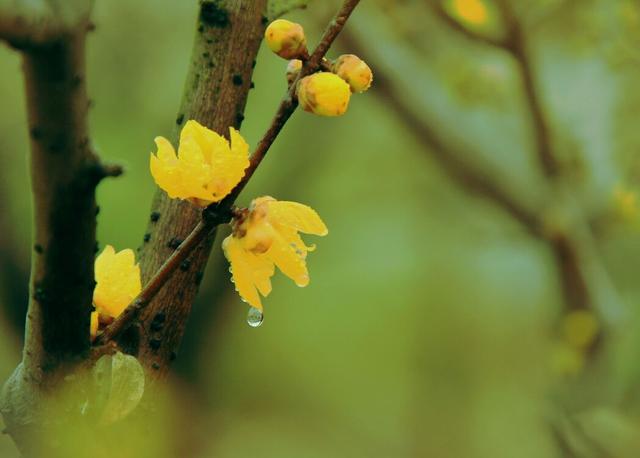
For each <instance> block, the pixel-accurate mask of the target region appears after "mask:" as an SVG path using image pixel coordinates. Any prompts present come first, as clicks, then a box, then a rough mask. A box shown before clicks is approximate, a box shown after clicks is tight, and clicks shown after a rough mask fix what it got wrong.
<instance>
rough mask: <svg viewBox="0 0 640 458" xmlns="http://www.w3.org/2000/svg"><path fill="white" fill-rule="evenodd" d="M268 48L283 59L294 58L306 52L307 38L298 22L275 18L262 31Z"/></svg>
mask: <svg viewBox="0 0 640 458" xmlns="http://www.w3.org/2000/svg"><path fill="white" fill-rule="evenodd" d="M264 38H265V39H266V40H267V45H268V46H269V49H271V51H273V52H274V53H276V54H277V55H279V56H280V57H283V58H285V59H295V58H296V57H300V56H302V55H304V54H306V53H307V39H306V38H305V36H304V29H303V28H302V26H301V25H300V24H296V23H295V22H291V21H287V20H285V19H277V20H275V21H273V22H272V23H271V24H269V27H267V30H266V31H265V32H264Z"/></svg>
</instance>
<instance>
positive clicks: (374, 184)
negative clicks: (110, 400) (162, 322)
mask: <svg viewBox="0 0 640 458" xmlns="http://www.w3.org/2000/svg"><path fill="white" fill-rule="evenodd" d="M486 1H487V2H488V0H486ZM477 2H480V0H476V2H470V3H471V4H473V3H477ZM454 3H456V2H454ZM458 3H460V2H458ZM462 3H465V2H464V1H463V2H462ZM467 3H469V2H467ZM338 4H339V2H337V1H335V0H331V1H319V0H316V1H312V2H311V3H310V5H309V7H308V9H306V10H304V11H297V12H294V13H292V14H291V15H290V16H289V17H290V18H291V19H293V20H295V21H298V22H300V23H302V24H303V25H304V27H305V29H306V32H307V36H308V39H309V42H310V43H312V44H313V43H315V41H316V40H317V39H318V37H319V36H320V33H321V31H322V28H323V26H324V24H326V22H327V21H328V20H329V18H330V15H331V14H332V13H333V11H335V9H336V8H337V6H338ZM512 4H513V6H514V7H515V10H516V12H517V14H518V17H519V19H520V21H521V23H522V24H523V28H524V30H525V33H526V36H527V37H528V39H529V41H530V49H531V59H532V61H533V63H534V68H535V78H536V82H537V84H538V88H539V91H540V94H541V96H542V102H543V106H544V110H545V114H546V116H547V119H548V121H549V125H550V127H551V131H552V139H553V147H554V151H555V153H556V155H557V156H558V157H559V158H560V159H561V163H562V164H563V168H564V170H566V171H567V173H566V176H565V178H563V179H564V180H565V183H564V185H563V186H565V187H566V188H567V189H570V191H571V193H572V196H574V198H575V200H576V201H577V202H578V206H579V208H581V209H582V210H583V211H584V213H585V214H586V215H587V218H589V219H590V220H593V221H595V222H594V223H593V226H594V227H595V229H594V234H595V236H594V243H593V246H594V250H595V254H594V256H596V257H597V259H598V263H599V264H598V265H599V266H600V267H602V271H601V272H599V273H598V275H599V276H598V278H599V279H601V280H602V281H603V282H605V283H606V284H607V288H608V289H607V291H609V292H610V296H607V298H608V299H606V300H602V301H598V304H597V306H598V309H597V310H590V311H587V312H586V314H583V315H582V316H581V317H579V319H577V320H574V321H571V322H567V313H566V305H565V304H564V298H563V293H562V282H561V280H560V278H559V269H558V265H557V262H556V258H555V257H554V255H553V253H552V252H551V251H550V249H549V247H548V245H547V244H546V243H544V242H542V241H540V240H539V239H538V238H535V237H533V236H531V234H529V233H528V232H527V231H526V230H525V229H524V228H523V227H522V226H521V225H520V224H519V223H518V222H516V221H515V220H514V219H513V217H512V215H510V214H509V213H507V212H504V211H503V210H502V209H501V208H499V207H497V206H496V205H494V204H493V203H492V202H491V201H490V200H488V199H486V198H485V197H484V196H483V195H482V194H481V193H477V192H468V190H466V189H465V187H464V186H461V182H460V180H455V179H452V178H451V176H450V175H449V174H447V173H445V171H444V170H443V169H442V167H441V164H440V163H439V162H438V161H437V160H434V157H437V155H438V151H437V148H434V145H433V144H432V143H429V142H425V129H427V128H426V127H424V126H428V129H430V130H434V131H435V132H437V133H438V136H439V137H440V138H442V141H443V142H445V143H446V144H447V145H449V144H451V145H454V149H455V150H456V153H457V154H458V156H457V157H459V158H461V160H462V163H464V164H473V165H474V166H476V165H478V164H480V165H481V168H482V170H483V176H484V177H485V179H488V180H494V181H496V182H500V183H501V184H503V185H504V186H505V188H506V189H508V190H509V193H512V194H513V195H514V196H518V198H519V199H521V200H522V201H524V202H527V203H531V204H532V205H534V206H535V204H537V203H538V202H540V201H542V202H544V205H543V208H546V209H550V208H553V207H554V201H553V197H551V198H550V199H546V200H545V199H544V198H543V197H544V196H546V194H547V192H548V186H547V184H546V182H545V180H546V179H545V177H544V176H543V174H542V173H541V171H540V168H539V166H538V163H537V160H536V156H535V152H534V143H533V141H532V140H533V136H532V132H531V122H530V114H529V113H528V111H527V105H526V100H525V98H524V96H523V90H522V84H521V80H520V76H519V73H518V70H517V68H516V66H515V64H514V61H513V59H512V57H511V56H510V55H509V54H508V53H506V52H504V51H503V50H500V49H496V48H494V47H491V46H488V45H486V44H484V43H481V42H478V41H474V40H470V39H468V37H465V36H463V35H462V34H461V33H460V32H459V31H456V30H454V29H453V28H452V27H451V26H450V25H449V24H447V23H446V21H443V20H442V18H440V17H439V16H438V15H436V14H434V12H433V10H432V9H431V8H430V6H429V2H428V1H426V0H394V1H384V0H365V1H363V2H362V4H361V6H360V7H359V8H358V9H357V10H356V13H355V14H354V16H353V19H352V21H351V22H350V23H349V24H348V25H347V29H346V30H345V33H344V35H343V36H342V37H341V38H340V39H339V40H338V42H337V45H336V47H335V48H334V49H333V50H332V51H331V53H330V57H337V56H338V55H339V53H342V52H354V53H356V54H358V55H359V56H360V57H362V58H363V59H364V60H365V61H367V62H368V63H369V64H370V65H371V67H373V69H374V74H375V75H376V80H375V81H374V85H373V87H372V89H371V90H370V91H369V92H367V93H366V94H364V95H356V96H354V97H353V98H352V102H351V106H350V108H349V111H348V113H347V114H346V115H345V116H344V117H342V118H338V119H325V118H319V117H315V116H312V115H310V114H307V113H303V112H298V113H296V114H295V115H294V116H293V118H292V120H291V121H290V122H289V123H288V124H287V126H286V128H285V130H284V132H283V133H282V135H281V136H280V137H279V138H278V140H277V142H276V143H275V145H274V147H273V149H272V151H271V152H270V154H269V156H268V158H267V159H266V161H265V162H264V164H263V166H262V167H261V168H260V170H259V172H258V173H257V174H256V177H255V179H254V180H252V182H251V184H250V186H249V187H248V188H247V190H246V191H245V192H244V193H243V195H242V196H241V202H242V203H245V204H246V203H248V202H249V201H250V199H251V198H252V197H255V196H258V195H264V194H269V195H273V196H274V197H276V198H279V199H283V200H295V201H300V202H304V203H307V204H309V205H311V206H312V207H314V208H315V209H316V210H317V211H318V212H319V213H320V215H322V217H323V218H324V220H325V222H326V223H327V225H328V227H329V229H330V234H329V236H328V237H326V238H323V239H319V240H310V239H309V238H308V239H307V240H308V241H310V242H313V243H317V244H318V250H317V251H316V252H314V253H313V254H312V255H310V258H309V265H310V272H311V277H312V281H311V284H310V285H309V286H308V287H307V288H304V289H300V288H296V287H295V286H294V285H293V283H292V282H290V281H288V280H287V279H285V278H284V277H283V275H281V274H278V275H277V276H276V277H275V282H274V291H273V293H272V294H271V296H269V298H268V299H267V300H266V314H265V321H264V324H263V325H262V326H261V327H260V328H257V329H252V328H250V327H249V326H247V324H246V322H245V321H246V313H247V308H246V305H245V304H243V303H242V302H241V301H240V299H239V297H238V296H237V295H236V294H235V292H234V291H233V288H232V284H231V283H230V281H229V273H228V271H227V265H226V263H225V261H224V259H223V257H222V254H221V251H220V249H219V246H217V247H216V248H215V249H214V252H213V255H212V258H211V261H210V263H209V268H208V271H207V274H206V277H205V279H204V282H203V286H202V289H201V293H200V295H199V299H198V301H197V304H196V306H195V310H194V315H193V317H192V320H191V321H190V323H189V329H188V331H187V335H186V337H185V341H184V344H183V347H182V350H181V352H180V355H179V357H178V360H177V361H176V368H175V376H174V380H173V382H172V383H173V389H172V392H173V403H172V405H173V407H171V408H169V409H168V412H167V413H166V421H165V423H164V427H165V428H167V430H168V432H165V433H161V432H159V430H153V431H155V432H154V434H155V436H153V439H154V443H156V445H157V449H154V451H153V453H154V456H160V457H161V456H165V455H166V456H172V455H171V453H176V452H175V451H176V450H177V453H178V456H185V457H187V456H188V457H190V456H195V457H203V458H204V457H223V458H227V457H229V458H231V457H250V456H251V457H281V458H283V457H361V456H362V457H427V456H429V457H438V458H448V457H451V458H489V457H490V458H513V457H518V458H538V457H556V456H558V457H564V456H566V457H600V456H602V457H604V456H607V457H637V456H640V444H639V443H638V438H639V437H640V427H639V425H640V423H639V422H637V421H636V419H637V418H640V417H639V415H640V396H639V394H640V385H639V384H638V382H639V381H640V322H639V321H638V311H639V309H638V303H639V300H640V297H639V293H640V283H639V282H638V281H637V275H638V268H639V267H640V262H639V261H640V233H639V230H640V224H639V223H640V219H639V218H640V216H639V215H640V213H639V212H638V207H637V204H636V200H637V199H636V190H637V189H638V186H639V185H640V168H639V167H640V162H639V161H638V158H639V156H638V152H639V151H640V149H639V148H640V129H638V116H639V113H640V90H638V81H640V6H639V5H638V3H637V2H635V1H633V0H536V1H531V2H519V1H516V0H513V1H512ZM470 8H472V9H473V8H477V5H476V6H472V7H470ZM459 13H460V12H459ZM493 14H495V10H494V9H492V8H491V5H490V4H489V3H487V9H486V15H484V16H483V15H480V18H478V16H477V15H476V16H474V14H471V15H470V16H469V15H468V16H466V19H465V15H464V14H461V15H458V16H457V20H460V21H462V22H463V23H464V22H465V20H467V22H468V23H467V25H469V26H471V27H472V28H474V30H479V31H480V32H481V33H483V34H485V33H486V34H489V35H492V34H499V33H500V30H501V27H502V25H501V24H500V21H499V18H496V17H494V16H493ZM196 15H197V2H195V1H192V2H176V1H151V0H138V1H135V2H131V1H128V0H109V1H98V2H96V7H95V14H94V18H95V22H96V25H97V29H96V31H95V32H94V33H93V34H92V35H91V38H90V41H89V50H88V52H89V54H88V67H89V74H88V84H89V91H90V96H91V98H92V100H93V102H94V103H93V108H92V110H91V129H92V132H93V141H94V143H95V145H96V147H97V149H98V150H99V152H100V154H101V155H102V156H103V157H104V158H106V159H108V160H110V161H114V162H119V163H123V164H124V165H125V166H126V174H125V175H124V176H123V177H121V178H118V179H115V180H108V181H105V182H104V183H103V184H101V185H100V188H99V192H98V198H99V204H100V207H101V212H100V215H99V241H100V244H101V246H104V244H107V243H109V244H112V245H114V246H115V247H116V248H117V249H123V248H127V247H131V248H135V247H137V246H139V245H140V244H141V243H142V236H143V233H144V228H145V226H146V221H147V218H148V209H149V206H150V201H151V197H152V194H153V192H154V191H155V186H154V184H153V182H152V179H151V177H150V174H149V171H148V160H149V153H150V152H151V151H152V150H153V148H154V145H153V138H154V137H155V136H157V135H168V134H169V133H170V131H171V128H172V124H173V122H174V120H175V113H176V110H177V107H178V103H179V99H180V96H181V91H182V85H183V80H184V77H185V74H186V69H187V63H188V61H189V57H190V50H191V42H192V38H193V33H194V30H193V29H194V27H193V25H194V23H195V19H196ZM483 18H484V19H483ZM285 66H286V63H285V62H284V61H282V60H281V59H279V58H278V57H276V56H275V55H273V54H271V53H269V52H268V50H265V49H264V46H263V49H262V51H261V53H260V56H259V59H258V64H257V67H256V71H255V74H254V83H255V89H253V90H252V92H251V94H250V98H249V104H248V107H247V111H246V113H245V115H246V119H245V121H244V124H243V126H242V133H243V135H244V136H245V138H247V140H248V141H249V143H250V144H251V145H255V144H256V142H257V140H258V139H259V137H260V135H261V134H262V133H263V131H264V130H265V129H266V127H267V125H268V123H269V121H270V118H271V116H272V115H273V113H274V111H275V108H276V106H277V104H278V102H279V99H280V97H281V95H282V94H283V93H284V91H285V89H286V81H285V78H284V69H285ZM0 108H1V109H0V161H1V162H0V163H1V164H2V166H1V167H0V304H1V305H2V307H0V378H1V379H3V380H4V379H5V378H6V377H7V376H8V375H9V374H10V373H11V371H12V370H13V368H14V367H15V365H16V364H17V362H18V360H19V351H20V345H21V338H22V325H23V321H24V310H25V307H26V302H27V299H28V291H27V279H28V270H29V256H30V251H31V233H30V227H31V201H30V191H29V189H30V184H29V175H28V166H27V163H28V132H27V124H26V117H25V103H24V93H23V84H22V80H21V71H20V60H19V55H18V54H17V53H15V52H14V51H12V50H11V49H9V48H7V47H1V48H0ZM545 211H546V210H545ZM70 223H72V222H70ZM226 232H227V231H226V230H225V231H223V232H222V233H221V234H220V235H221V236H224V235H226ZM571 323H573V324H571ZM575 323H578V324H575ZM571 326H574V327H577V328H578V330H576V329H573V328H571ZM576 333H577V334H578V335H579V336H580V335H582V336H583V337H584V335H587V337H584V339H586V340H589V339H590V338H591V337H589V335H590V334H593V335H594V336H595V335H596V334H598V335H599V337H598V342H597V345H591V344H592V343H593V342H590V343H589V346H590V348H592V347H595V350H593V351H591V350H589V351H587V350H585V349H584V348H583V346H581V345H575V342H574V341H573V340H571V339H572V337H571V336H575V335H576ZM593 338H594V339H595V337H593ZM576 339H577V340H580V337H577V338H576ZM574 340H575V339H574ZM147 451H149V450H147ZM0 456H2V457H14V456H17V455H16V452H15V450H14V448H13V445H12V443H11V440H10V438H9V437H8V436H6V435H5V436H0Z"/></svg>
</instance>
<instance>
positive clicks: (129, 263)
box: [93, 245, 142, 318]
mask: <svg viewBox="0 0 640 458" xmlns="http://www.w3.org/2000/svg"><path fill="white" fill-rule="evenodd" d="M95 279H96V288H95V290H94V292H93V302H94V303H95V305H96V309H97V311H98V312H100V313H103V314H105V315H108V316H111V317H114V318H115V317H117V316H118V315H120V313H122V311H123V310H124V309H125V307H126V306H127V305H129V303H131V301H132V300H133V299H134V298H135V297H136V296H137V295H138V293H140V291H141V289H142V285H141V281H140V267H139V266H138V265H137V264H135V255H134V253H133V251H132V250H130V249H126V250H122V251H120V252H119V253H116V252H115V250H114V249H113V247H112V246H111V245H107V246H106V247H105V249H104V250H103V252H102V253H101V254H100V255H99V256H98V257H97V258H96V262H95Z"/></svg>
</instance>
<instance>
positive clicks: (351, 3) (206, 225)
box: [97, 0, 360, 370]
mask: <svg viewBox="0 0 640 458" xmlns="http://www.w3.org/2000/svg"><path fill="white" fill-rule="evenodd" d="M359 1H360V0H345V2H344V4H343V6H342V8H341V9H340V10H339V11H338V13H337V14H336V16H335V18H334V19H333V20H332V21H331V23H330V24H329V27H328V28H327V30H326V31H325V33H324V34H323V36H322V39H321V40H320V43H319V44H318V46H317V47H316V49H315V50H314V52H313V53H312V54H311V56H310V57H309V59H307V61H306V62H305V64H304V65H303V67H302V69H301V71H300V74H299V75H298V78H297V79H296V81H294V83H293V84H291V86H290V87H289V89H288V91H287V94H286V96H285V97H284V99H283V100H282V102H281V103H280V105H279V107H278V110H277V112H276V115H275V116H274V118H273V120H272V122H271V124H270V126H269V128H268V129H267V132H266V133H265V134H264V136H263V137H262V139H261V140H260V142H259V143H258V146H257V147H256V150H255V151H254V153H253V155H252V156H251V160H250V164H249V167H248V168H247V170H246V171H245V175H244V177H243V179H242V180H241V181H240V183H238V185H237V186H236V187H235V188H234V190H233V191H232V192H231V193H230V194H229V195H228V196H227V197H226V198H225V199H223V200H222V201H221V202H220V203H219V204H217V205H212V206H210V207H209V208H207V209H205V210H204V211H203V212H202V218H203V219H202V221H200V222H199V223H198V224H197V225H196V226H195V228H194V229H193V230H192V231H191V232H190V233H189V235H188V236H187V239H186V240H185V246H184V247H182V246H181V247H180V248H179V249H178V251H176V252H175V253H174V254H173V255H172V256H171V257H170V258H169V259H168V260H167V261H166V262H164V263H163V264H162V265H161V266H160V267H159V268H158V270H157V271H156V272H155V273H154V275H153V276H152V277H151V278H150V280H149V281H148V283H147V286H145V288H144V290H143V292H142V293H141V295H139V296H138V297H137V298H136V299H134V301H133V302H132V304H130V305H129V306H128V307H127V309H125V311H124V312H123V313H122V315H120V317H118V319H117V320H115V321H114V322H113V323H112V324H111V325H110V326H109V327H107V329H105V331H104V332H103V335H101V336H100V337H99V339H98V340H97V344H104V343H106V342H108V341H109V340H113V339H116V338H118V337H119V336H120V335H121V334H122V333H123V332H124V331H126V330H127V329H128V328H129V326H130V325H131V324H132V323H133V321H134V318H135V317H137V316H139V315H141V314H144V315H146V316H147V317H149V316H150V314H151V313H152V312H151V310H152V309H153V308H154V307H153V302H152V301H151V299H152V298H153V297H154V296H155V295H156V294H157V293H159V292H161V291H162V290H161V287H162V286H163V284H164V283H172V282H174V281H175V279H174V278H173V277H172V275H171V274H172V272H175V271H176V269H177V266H178V265H182V262H184V260H185V259H186V258H187V257H188V256H189V255H190V254H191V253H192V252H193V251H195V250H196V249H198V248H199V245H200V243H201V242H202V241H203V240H205V239H206V237H207V235H211V236H210V237H209V239H212V235H213V234H214V233H215V229H216V228H217V226H218V225H220V224H223V223H226V222H228V221H229V219H230V216H231V214H230V211H231V208H232V206H233V203H234V202H235V200H236V198H237V196H238V195H239V194H240V192H241V191H242V190H243V189H244V187H245V186H246V184H247V183H248V182H249V180H250V179H251V177H252V176H253V174H254V173H255V171H256V169H257V168H258V166H259V165H260V163H261V162H262V160H263V159H264V157H265V156H266V154H267V152H268V150H269V148H270V147H271V145H272V144H273V142H274V141H275V139H276V138H277V136H278V134H279V133H280V131H281V130H282V128H283V127H284V125H285V124H286V122H287V120H288V119H289V118H290V117H291V115H292V114H293V112H294V111H295V109H296V107H297V106H298V102H297V99H296V97H295V88H296V85H297V82H298V81H299V80H300V79H301V78H303V77H305V76H307V75H309V74H311V73H313V72H315V71H317V70H318V69H319V68H320V65H321V63H322V59H323V58H324V56H325V54H326V53H327V51H328V50H329V48H330V46H331V44H332V43H333V41H334V40H335V39H336V37H337V36H338V34H339V33H340V31H341V30H342V28H343V27H344V25H345V23H346V22H347V19H348V18H349V16H350V15H351V13H352V12H353V10H354V9H355V7H356V6H357V5H358V3H359ZM161 199H165V200H168V199H167V198H166V197H165V196H164V194H162V195H161ZM187 241H188V242H189V244H188V245H186V242H187ZM210 244H211V241H209V243H208V245H209V246H210ZM206 251H207V253H206V254H205V255H204V256H203V260H202V267H204V263H206V259H207V257H208V251H209V248H207V250H206ZM191 262H192V261H191ZM191 262H190V263H189V267H191ZM192 289H193V294H192V295H191V299H190V300H191V301H193V298H194V297H195V293H196V292H197V285H196V287H195V288H192ZM190 306H191V302H189V303H188V304H185V307H184V308H182V309H180V310H177V311H178V312H181V313H180V316H181V319H182V321H179V322H180V323H184V320H186V317H187V316H188V314H189V312H190ZM163 313H164V312H163ZM156 316H157V315H156ZM142 321H143V322H144V318H143V320H142ZM183 327H184V324H182V326H181V327H180V330H179V336H177V339H176V338H174V339H173V341H172V344H171V345H170V347H169V348H170V351H171V353H169V354H168V358H167V351H166V350H164V352H163V353H160V352H159V350H160V349H161V347H162V341H161V340H160V339H157V340H156V341H154V342H156V343H154V344H153V345H151V347H152V348H151V353H152V355H157V354H159V353H160V354H164V359H158V358H157V357H156V358H154V359H155V361H154V362H155V364H156V366H153V367H155V368H156V370H159V369H160V368H161V367H162V366H163V365H164V366H165V367H166V363H167V362H170V361H171V360H172V359H173V357H172V355H175V351H176V349H177V345H178V344H179V339H180V338H181V336H182V330H183ZM154 347H155V348H154ZM159 361H162V362H163V363H165V364H163V365H161V363H160V362H159Z"/></svg>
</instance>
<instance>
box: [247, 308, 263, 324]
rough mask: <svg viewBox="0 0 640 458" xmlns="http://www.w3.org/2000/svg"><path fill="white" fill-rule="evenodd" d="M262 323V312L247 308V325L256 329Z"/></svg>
mask: <svg viewBox="0 0 640 458" xmlns="http://www.w3.org/2000/svg"><path fill="white" fill-rule="evenodd" d="M263 321H264V315H263V314H262V310H260V309H257V308H255V307H249V312H248V313H247V324H248V325H249V326H251V327H252V328H257V327H259V326H260V325H261V324H262V322H263Z"/></svg>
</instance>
